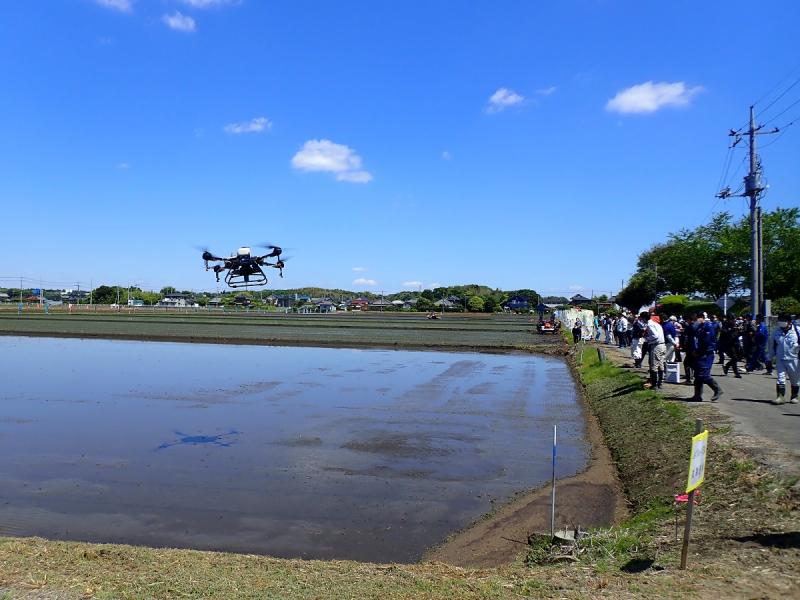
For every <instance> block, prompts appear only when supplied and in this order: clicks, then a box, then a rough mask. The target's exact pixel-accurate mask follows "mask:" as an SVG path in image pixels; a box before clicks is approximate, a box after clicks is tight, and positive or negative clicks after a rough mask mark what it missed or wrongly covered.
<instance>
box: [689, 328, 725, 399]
mask: <svg viewBox="0 0 800 600" xmlns="http://www.w3.org/2000/svg"><path fill="white" fill-rule="evenodd" d="M689 350H690V351H691V353H692V357H693V358H694V362H695V364H694V369H695V371H694V396H693V397H692V398H691V399H690V401H691V402H702V401H703V385H704V384H705V385H708V387H710V388H711V389H712V390H714V395H713V396H712V397H711V401H712V402H716V401H717V400H719V398H720V396H722V389H721V388H720V387H719V384H718V383H717V382H716V381H715V380H714V378H713V377H711V366H712V365H713V364H714V353H715V352H716V350H717V336H716V333H714V328H713V327H712V326H711V323H708V322H707V321H706V319H705V313H702V312H698V313H696V314H695V317H694V331H693V335H692V338H691V348H690V349H689Z"/></svg>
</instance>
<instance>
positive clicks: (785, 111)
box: [762, 79, 800, 127]
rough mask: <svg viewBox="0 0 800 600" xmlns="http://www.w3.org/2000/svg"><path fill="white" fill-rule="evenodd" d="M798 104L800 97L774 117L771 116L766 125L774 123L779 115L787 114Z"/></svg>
mask: <svg viewBox="0 0 800 600" xmlns="http://www.w3.org/2000/svg"><path fill="white" fill-rule="evenodd" d="M798 81H800V79H798ZM798 104H800V98H798V99H797V100H795V101H794V102H792V103H791V104H790V105H789V106H787V107H786V108H784V109H783V110H782V111H781V112H779V113H778V114H777V115H775V116H774V117H772V118H771V119H770V120H769V121H767V122H766V123H764V125H768V124H769V123H772V122H773V121H774V120H775V119H777V118H778V117H780V116H782V115H785V114H786V113H787V112H789V111H790V110H791V109H792V108H794V107H795V106H797V105H798ZM764 125H762V127H763V126H764Z"/></svg>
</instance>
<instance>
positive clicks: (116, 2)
mask: <svg viewBox="0 0 800 600" xmlns="http://www.w3.org/2000/svg"><path fill="white" fill-rule="evenodd" d="M94 1H95V4H97V5H99V6H102V7H103V8H110V9H111V10H118V11H119V12H124V13H129V12H132V11H133V2H131V0H94Z"/></svg>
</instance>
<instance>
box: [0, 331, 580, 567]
mask: <svg viewBox="0 0 800 600" xmlns="http://www.w3.org/2000/svg"><path fill="white" fill-rule="evenodd" d="M4 342H5V344H6V352H4V357H3V363H2V364H3V369H4V373H5V377H4V379H5V383H4V386H3V388H2V391H0V456H2V457H3V459H2V461H0V534H7V535H10V534H13V535H41V536H45V537H50V538H58V539H79V540H91V541H103V542H123V543H134V544H145V545H153V546H171V547H187V548H204V549H219V550H230V551H239V552H259V553H265V554H272V555H275V556H285V557H290V556H291V557H306V558H353V559H361V560H380V561H408V560H414V559H416V558H418V557H419V556H420V555H421V553H422V552H423V550H424V549H425V548H427V547H429V546H431V545H433V544H435V543H437V542H439V541H441V540H442V539H443V538H444V537H445V536H446V535H448V534H449V533H451V532H453V531H455V530H457V529H459V528H461V527H463V526H465V525H467V524H468V523H470V522H471V521H472V520H474V519H476V518H478V517H479V516H480V515H482V514H483V513H485V512H487V511H488V510H490V509H491V508H492V506H493V505H492V501H502V500H504V499H505V498H508V497H510V496H511V495H512V494H513V493H514V492H516V491H519V490H522V489H526V488H530V487H532V486H535V485H538V484H540V483H542V482H544V481H545V480H547V479H548V478H549V468H550V467H549V465H550V462H549V461H550V455H551V449H550V443H551V440H552V425H553V424H554V423H557V424H558V425H559V441H560V448H559V461H560V462H559V473H558V474H559V475H560V476H563V475H569V474H571V473H573V472H575V471H576V470H578V469H579V468H581V467H582V466H583V465H584V464H585V462H586V459H587V447H586V444H585V442H584V438H583V436H584V424H583V418H582V413H581V409H580V406H579V404H578V403H577V401H576V395H575V388H574V385H573V382H572V379H571V377H570V374H569V371H568V369H567V367H566V365H565V364H564V363H563V362H562V361H560V360H555V359H548V358H533V357H531V356H514V355H499V354H492V355H484V354H475V353H444V352H406V351H382V350H357V351H354V350H348V349H331V348H286V347H281V348H271V347H264V346H224V345H202V344H169V343H148V342H127V341H106V340H76V339H46V338H11V337H6V338H4ZM240 432H245V433H240ZM156 449H158V450H157V451H156Z"/></svg>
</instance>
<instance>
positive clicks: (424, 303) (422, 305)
mask: <svg viewBox="0 0 800 600" xmlns="http://www.w3.org/2000/svg"><path fill="white" fill-rule="evenodd" d="M416 308H417V311H419V312H430V311H432V310H433V302H431V301H430V300H429V299H428V298H426V297H425V296H420V299H419V300H417V307H416Z"/></svg>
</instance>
